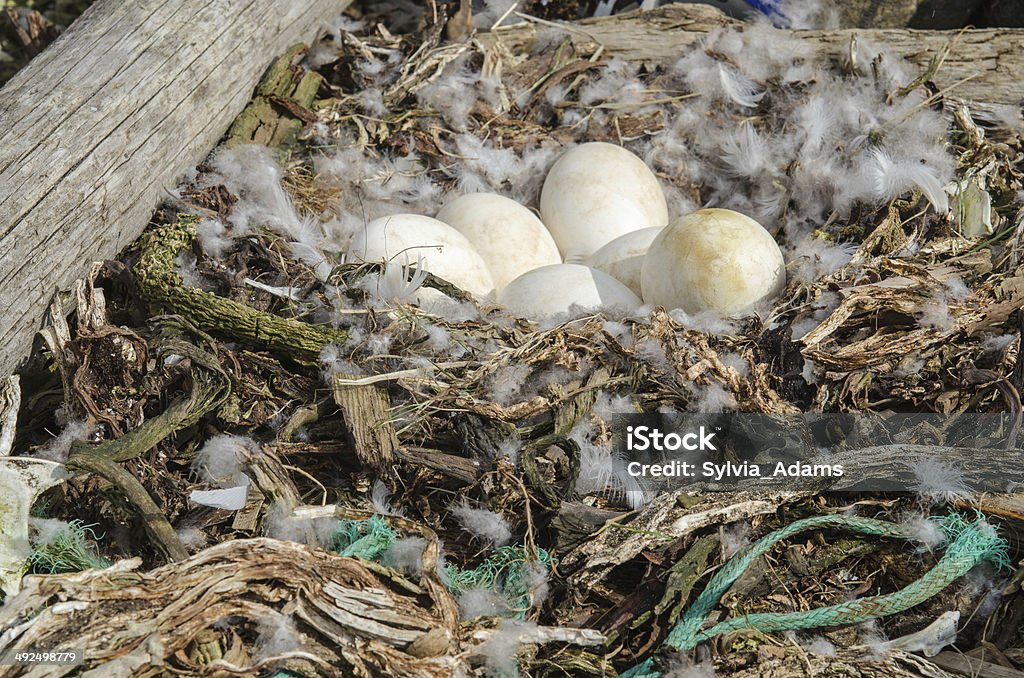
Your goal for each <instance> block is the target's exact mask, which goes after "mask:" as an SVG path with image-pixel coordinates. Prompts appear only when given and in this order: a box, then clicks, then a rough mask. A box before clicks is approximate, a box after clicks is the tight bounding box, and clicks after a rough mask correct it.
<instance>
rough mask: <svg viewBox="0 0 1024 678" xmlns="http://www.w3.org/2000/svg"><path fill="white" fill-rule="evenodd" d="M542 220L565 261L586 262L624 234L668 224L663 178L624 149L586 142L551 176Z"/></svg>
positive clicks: (546, 184) (542, 198)
mask: <svg viewBox="0 0 1024 678" xmlns="http://www.w3.org/2000/svg"><path fill="white" fill-rule="evenodd" d="M540 216H541V219H542V220H543V221H544V225H545V226H547V227H548V230H550V231H551V235H552V236H554V238H555V242H556V243H557V244H558V249H559V250H560V251H561V253H562V256H563V257H564V258H565V260H566V261H584V260H586V258H587V257H589V256H590V255H591V254H593V253H594V252H596V251H597V250H599V249H600V248H601V247H603V246H604V245H606V244H608V243H609V242H611V241H612V240H615V239H616V238H618V237H619V236H620V235H625V234H626V233H629V232H631V231H639V230H640V229H642V228H650V227H652V226H664V225H665V224H667V223H668V205H667V204H666V202H665V194H664V193H662V191H661V186H660V185H659V184H658V178H657V177H655V176H654V173H653V172H651V170H650V169H648V168H647V165H645V164H644V162H643V160H641V159H640V158H638V157H637V156H635V155H633V154H632V153H630V152H629V151H627V150H626V149H624V148H621V147H619V146H615V145H613V144H606V143H600V142H597V143H588V144H581V145H579V146H576V147H575V148H571V149H569V150H568V151H566V152H565V153H564V154H563V155H562V157H560V158H559V159H558V160H557V161H556V162H555V164H554V165H553V166H552V167H551V171H550V172H548V176H547V178H545V180H544V188H543V189H542V190H541V195H540Z"/></svg>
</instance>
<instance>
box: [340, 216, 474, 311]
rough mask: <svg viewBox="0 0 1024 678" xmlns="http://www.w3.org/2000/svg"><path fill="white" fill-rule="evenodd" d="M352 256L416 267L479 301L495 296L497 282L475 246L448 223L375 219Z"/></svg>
mask: <svg viewBox="0 0 1024 678" xmlns="http://www.w3.org/2000/svg"><path fill="white" fill-rule="evenodd" d="M350 254H351V255H353V256H354V257H355V258H357V259H358V260H360V261H369V262H379V261H385V262H393V263H398V264H401V265H405V264H406V263H409V264H415V263H416V260H417V257H420V258H422V260H423V267H424V268H425V269H426V270H427V271H429V272H430V273H433V274H434V275H436V276H438V277H439V278H443V279H444V280H447V281H448V282H450V283H452V284H453V285H455V286H457V287H459V288H460V289H463V290H465V291H467V292H469V293H471V294H473V295H475V296H476V297H477V298H479V299H487V298H489V297H491V296H492V295H493V292H494V280H493V279H492V278H491V273H490V271H488V270H487V264H486V263H484V260H483V258H482V257H481V256H480V254H479V253H478V252H477V251H476V250H475V249H474V248H473V245H472V243H470V242H469V240H468V239H467V238H466V236H464V235H462V234H461V233H459V232H458V231H456V230H455V229H454V228H452V227H451V226H449V225H448V224H446V223H444V222H442V221H438V220H437V219H431V218H430V217H424V216H420V215H418V214H395V215H392V216H389V217H381V218H380V219H374V220H373V221H371V222H370V223H368V224H367V225H366V226H365V227H364V228H362V229H361V230H360V231H359V232H358V233H357V234H356V236H355V238H353V239H352V246H351V248H350Z"/></svg>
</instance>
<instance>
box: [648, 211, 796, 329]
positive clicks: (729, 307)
mask: <svg viewBox="0 0 1024 678" xmlns="http://www.w3.org/2000/svg"><path fill="white" fill-rule="evenodd" d="M641 287H642V288H643V299H644V302H645V303H648V304H651V305H657V306H664V307H665V308H669V309H673V308H681V309H683V310H684V311H686V312H687V313H699V312H701V311H709V310H710V311H715V312H717V313H720V314H723V315H732V314H739V313H742V312H743V311H746V310H748V309H750V308H751V307H752V306H754V305H755V304H757V303H758V302H760V301H762V300H767V299H771V298H773V297H776V296H778V295H779V294H781V293H782V291H783V290H784V289H785V288H786V263H785V261H784V260H783V258H782V252H781V251H780V250H779V246H778V244H777V243H776V242H775V238H773V237H772V234H771V233H769V232H768V231H766V230H765V229H764V227H763V226H761V224H759V223H757V222H756V221H754V220H753V219H751V218H750V217H748V216H745V215H743V214H740V213H739V212H733V211H732V210H725V209H703V210H697V211H696V212H693V213H691V214H687V215H686V216H683V217H680V218H678V219H676V220H675V221H673V222H672V223H671V224H669V225H668V227H666V228H665V229H664V230H662V232H661V233H660V234H658V237H657V238H655V239H654V242H653V243H651V247H650V250H649V251H648V252H647V256H646V257H645V258H644V266H643V271H642V273H641Z"/></svg>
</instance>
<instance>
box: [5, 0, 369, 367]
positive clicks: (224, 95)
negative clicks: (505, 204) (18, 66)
mask: <svg viewBox="0 0 1024 678" xmlns="http://www.w3.org/2000/svg"><path fill="white" fill-rule="evenodd" d="M350 1H351V0H303V1H302V2H294V0H179V1H177V2H164V0H138V1H133V2H123V1H122V0H99V2H97V3H96V4H95V5H93V6H92V7H91V8H90V9H89V10H88V11H87V12H86V13H85V14H83V15H82V17H81V18H79V19H78V21H76V22H75V23H74V24H73V25H72V26H71V28H70V29H68V31H67V32H66V33H65V34H64V35H63V36H61V38H59V39H58V40H57V41H56V42H55V43H54V44H53V45H51V46H50V47H49V48H48V49H47V50H46V51H45V52H43V53H42V54H41V55H39V56H38V57H37V58H36V59H34V60H32V61H31V62H30V63H29V64H28V65H27V66H26V67H25V68H24V69H22V70H21V71H19V72H18V73H17V74H16V75H15V77H14V78H13V79H12V80H11V81H10V82H9V83H8V84H7V85H6V86H5V87H4V88H3V89H2V90H0V289H2V290H3V296H4V302H3V305H2V307H0V375H7V374H10V373H11V372H12V371H13V370H14V369H16V367H17V365H18V364H19V362H20V361H21V360H23V359H24V357H25V356H26V355H27V354H28V352H29V350H30V349H31V346H32V337H33V334H34V333H35V331H36V330H37V329H38V328H39V325H40V321H41V319H42V317H43V314H44V312H45V310H46V308H47V307H48V305H49V303H50V300H51V299H52V298H53V295H54V294H55V292H56V291H57V290H58V289H61V288H66V287H68V286H69V285H70V283H71V282H72V281H74V280H75V279H76V278H78V277H80V276H81V275H83V274H84V273H85V271H86V270H87V269H88V267H89V265H90V264H91V262H93V261H94V260H97V259H103V258H110V257H113V256H114V255H116V254H117V252H118V251H119V250H121V249H122V248H123V247H124V246H126V245H127V244H129V243H131V242H132V241H133V240H135V239H136V238H137V237H138V236H139V234H140V233H141V232H142V230H143V229H144V228H145V226H146V224H147V222H148V221H149V218H150V216H151V214H152V211H153V208H154V206H155V205H156V204H157V202H158V201H159V199H160V198H161V196H162V195H164V191H165V190H166V189H169V188H172V187H174V186H175V184H176V183H177V181H178V179H179V178H180V177H181V176H182V174H183V173H184V172H186V171H187V170H188V169H190V168H192V167H194V166H195V165H196V163H197V162H199V161H200V160H202V158H203V157H204V156H205V155H206V154H207V153H209V151H210V150H211V149H212V148H213V147H214V146H215V145H216V143H217V140H218V139H219V138H220V137H221V135H223V134H224V132H225V130H227V128H228V126H229V125H230V124H231V121H232V120H233V119H234V118H235V116H236V115H238V113H239V112H240V111H241V110H242V109H243V108H244V106H245V104H246V103H247V102H248V101H249V99H250V98H251V97H252V92H253V87H254V86H255V85H256V83H257V82H258V80H259V78H260V76H261V75H262V74H263V72H264V70H265V69H266V67H267V66H268V65H269V64H270V63H271V61H272V60H273V59H274V58H276V57H277V56H278V55H279V54H281V53H282V52H284V51H285V50H286V49H287V48H288V47H289V46H290V45H292V44H293V43H295V42H299V41H309V40H311V39H313V38H314V37H315V35H316V32H317V30H318V29H319V28H320V26H321V23H322V22H323V21H324V20H325V19H329V18H332V17H334V16H337V15H338V14H339V13H340V12H341V11H342V10H343V9H344V8H345V7H346V6H347V4H348V3H349V2H350Z"/></svg>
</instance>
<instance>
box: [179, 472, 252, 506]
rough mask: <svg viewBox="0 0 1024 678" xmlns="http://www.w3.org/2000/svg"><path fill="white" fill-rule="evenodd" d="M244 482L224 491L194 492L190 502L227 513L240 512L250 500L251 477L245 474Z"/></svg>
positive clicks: (189, 496)
mask: <svg viewBox="0 0 1024 678" xmlns="http://www.w3.org/2000/svg"><path fill="white" fill-rule="evenodd" d="M242 481H243V482H242V484H241V485H237V486H235V487H228V488H226V489H222V490H192V493H191V494H189V495H188V498H189V501H191V502H192V503H193V504H199V505H200V506H209V507H210V508H217V509H224V510H225V511H239V510H241V509H243V508H245V502H246V501H248V499H249V486H250V485H251V484H252V481H250V480H249V476H247V475H245V474H244V473H243V474H242Z"/></svg>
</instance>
